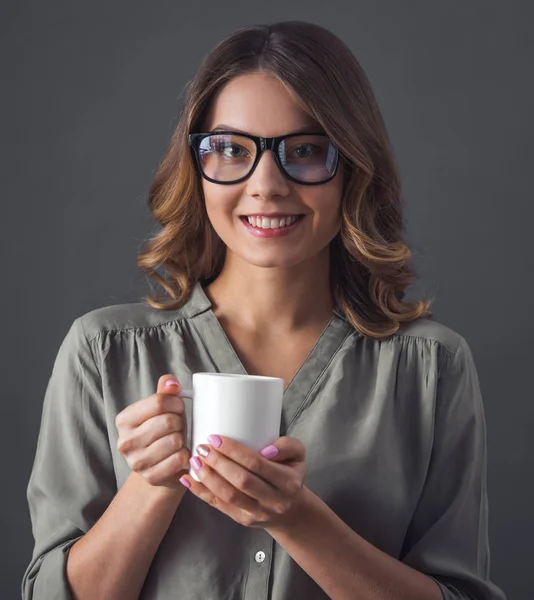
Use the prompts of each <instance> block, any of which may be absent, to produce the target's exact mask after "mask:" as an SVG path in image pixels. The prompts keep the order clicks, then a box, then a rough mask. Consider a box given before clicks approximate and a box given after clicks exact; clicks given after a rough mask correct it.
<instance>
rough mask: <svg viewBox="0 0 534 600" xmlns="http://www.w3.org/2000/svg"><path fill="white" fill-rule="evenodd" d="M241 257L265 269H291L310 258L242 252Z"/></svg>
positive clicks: (244, 260)
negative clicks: (246, 253) (245, 253)
mask: <svg viewBox="0 0 534 600" xmlns="http://www.w3.org/2000/svg"><path fill="white" fill-rule="evenodd" d="M239 257H240V258H241V260H242V261H243V262H246V263H248V264H249V265H253V266H255V267H261V268H264V269H289V268H291V267H294V266H296V265H298V264H300V263H302V262H305V261H306V258H308V257H302V256H301V257H299V256H265V255H264V256H257V255H256V256H250V255H249V256H247V255H244V254H240V255H239Z"/></svg>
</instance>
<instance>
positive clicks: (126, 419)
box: [115, 385, 185, 428]
mask: <svg viewBox="0 0 534 600" xmlns="http://www.w3.org/2000/svg"><path fill="white" fill-rule="evenodd" d="M171 387H172V388H173V389H175V390H177V389H178V388H176V386H174V385H173V386H171ZM167 412H170V413H176V414H179V415H182V414H184V413H185V404H184V401H183V399H182V398H180V397H179V396H178V395H176V394H170V393H166V394H162V393H156V394H152V396H148V397H147V398H143V399H142V400H137V402H134V403H133V404H130V406H127V407H126V408H125V409H124V410H123V411H122V412H120V413H119V414H118V415H117V417H116V419H115V425H116V426H117V428H121V427H124V428H128V427H139V425H141V424H142V423H144V422H145V421H147V420H148V419H150V418H151V417H155V416H156V415H161V414H163V413H167Z"/></svg>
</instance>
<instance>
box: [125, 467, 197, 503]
mask: <svg viewBox="0 0 534 600" xmlns="http://www.w3.org/2000/svg"><path fill="white" fill-rule="evenodd" d="M180 476H181V474H178V475H177V476H176V487H171V486H164V485H151V484H150V483H148V481H146V479H145V478H144V477H143V476H142V475H139V473H136V472H135V471H132V473H131V474H130V477H129V479H130V478H131V479H132V484H133V485H134V486H135V488H136V490H137V492H138V493H139V494H140V495H142V496H144V498H145V500H146V502H147V505H151V504H155V505H162V504H163V505H169V506H171V507H172V506H173V505H175V506H174V508H175V509H176V507H177V506H178V504H179V503H180V501H181V500H182V498H183V497H184V495H185V492H186V491H187V490H186V488H185V487H184V486H183V485H182V484H181V483H180V482H179V481H178V479H179V477H180Z"/></svg>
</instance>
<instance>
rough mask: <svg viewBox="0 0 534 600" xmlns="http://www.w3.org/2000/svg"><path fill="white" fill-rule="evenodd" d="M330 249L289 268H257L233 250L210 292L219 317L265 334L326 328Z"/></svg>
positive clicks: (329, 302) (331, 305) (329, 308)
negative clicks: (316, 327)
mask: <svg viewBox="0 0 534 600" xmlns="http://www.w3.org/2000/svg"><path fill="white" fill-rule="evenodd" d="M328 250H329V249H328V247H327V248H325V249H324V250H323V251H322V252H320V253H319V254H317V255H316V256H315V257H313V258H311V259H310V260H308V261H306V262H305V263H302V264H299V265H296V266H294V267H289V268H274V267H273V268H266V267H256V266H254V265H251V264H250V263H246V262H245V261H243V260H242V259H241V258H239V257H238V256H237V255H235V254H234V253H232V252H231V251H230V250H228V252H227V255H226V260H225V264H224V267H223V269H222V271H221V273H220V275H219V276H218V277H217V279H216V280H215V281H214V282H213V283H212V284H211V285H210V286H209V287H208V288H207V289H206V293H207V295H208V297H209V298H210V300H211V302H212V304H213V310H214V313H215V314H216V316H217V317H218V318H221V319H222V320H225V321H230V322H232V323H234V324H236V325H239V326H240V327H243V328H245V329H248V330H251V331H262V332H265V334H268V333H269V332H271V333H279V332H280V331H286V332H290V331H296V330H299V329H305V328H308V327H310V326H312V327H315V326H320V325H321V324H324V323H325V322H327V321H328V320H329V319H330V318H331V316H332V310H333V308H334V300H333V295H332V290H331V287H330V258H329V251H328Z"/></svg>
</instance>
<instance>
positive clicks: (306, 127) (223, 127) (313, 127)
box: [210, 123, 323, 135]
mask: <svg viewBox="0 0 534 600" xmlns="http://www.w3.org/2000/svg"><path fill="white" fill-rule="evenodd" d="M219 130H221V131H225V130H226V131H235V132H236V133H246V134H247V135H252V134H250V133H249V132H248V131H243V130H242V129H238V128H237V127H230V125H224V124H223V123H221V124H219V125H217V126H216V127H214V128H213V129H212V130H211V132H210V133H212V132H215V131H219ZM310 131H313V132H321V133H323V131H322V127H320V126H319V125H303V126H302V127H299V128H298V129H295V130H294V131H290V132H289V133H286V134H284V135H291V134H293V133H308V132H310Z"/></svg>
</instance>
